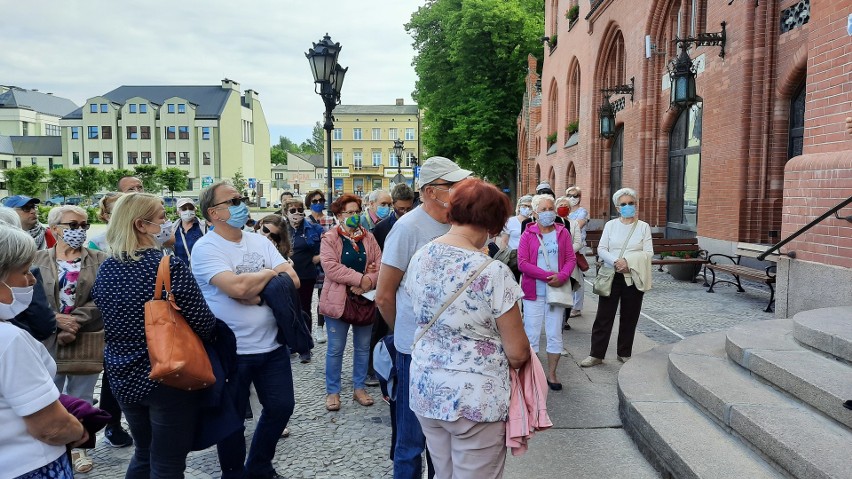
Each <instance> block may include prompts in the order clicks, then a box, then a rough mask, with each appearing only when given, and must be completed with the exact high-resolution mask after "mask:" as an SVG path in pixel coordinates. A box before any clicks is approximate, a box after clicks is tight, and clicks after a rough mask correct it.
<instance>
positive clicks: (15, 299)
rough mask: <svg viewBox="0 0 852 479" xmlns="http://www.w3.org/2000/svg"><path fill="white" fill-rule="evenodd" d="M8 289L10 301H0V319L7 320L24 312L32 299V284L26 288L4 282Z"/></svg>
mask: <svg viewBox="0 0 852 479" xmlns="http://www.w3.org/2000/svg"><path fill="white" fill-rule="evenodd" d="M3 284H4V285H5V286H6V287H7V288H9V290H10V291H12V302H11V303H10V304H5V303H0V320H4V321H8V320H10V319H15V317H16V316H17V315H19V314H21V313H23V312H24V310H26V309H27V308H28V307H29V306H30V303H31V302H32V301H33V288H34V286H35V285H33V286H27V287H26V288H13V287H12V286H9V285H8V284H6V283H3Z"/></svg>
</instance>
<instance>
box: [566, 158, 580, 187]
mask: <svg viewBox="0 0 852 479" xmlns="http://www.w3.org/2000/svg"><path fill="white" fill-rule="evenodd" d="M565 179H566V180H567V182H566V185H568V186H567V188H570V187H572V186H577V170H576V169H575V168H574V162H573V161H572V162H571V163H568V173H567V174H566V175H565Z"/></svg>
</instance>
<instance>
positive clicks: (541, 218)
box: [538, 211, 556, 227]
mask: <svg viewBox="0 0 852 479" xmlns="http://www.w3.org/2000/svg"><path fill="white" fill-rule="evenodd" d="M555 222H556V212H555V211H542V212H541V213H538V224H540V225H541V226H544V227H548V226H553V223H555Z"/></svg>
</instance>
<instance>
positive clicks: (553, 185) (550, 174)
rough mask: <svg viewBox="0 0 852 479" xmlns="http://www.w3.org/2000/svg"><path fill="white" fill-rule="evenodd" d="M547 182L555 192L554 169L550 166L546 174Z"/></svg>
mask: <svg viewBox="0 0 852 479" xmlns="http://www.w3.org/2000/svg"><path fill="white" fill-rule="evenodd" d="M547 182H548V183H550V187H551V188H553V191H554V192H556V170H554V169H553V167H552V166H551V167H550V173H549V174H548V175H547Z"/></svg>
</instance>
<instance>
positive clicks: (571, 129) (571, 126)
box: [565, 121, 580, 136]
mask: <svg viewBox="0 0 852 479" xmlns="http://www.w3.org/2000/svg"><path fill="white" fill-rule="evenodd" d="M579 130H580V122H579V121H572V122H571V123H568V126H567V127H566V128H565V131H567V132H568V136H571V135H573V134H574V133H577V131H579Z"/></svg>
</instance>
